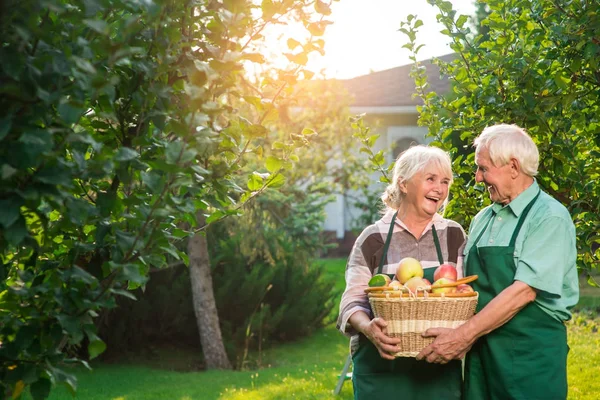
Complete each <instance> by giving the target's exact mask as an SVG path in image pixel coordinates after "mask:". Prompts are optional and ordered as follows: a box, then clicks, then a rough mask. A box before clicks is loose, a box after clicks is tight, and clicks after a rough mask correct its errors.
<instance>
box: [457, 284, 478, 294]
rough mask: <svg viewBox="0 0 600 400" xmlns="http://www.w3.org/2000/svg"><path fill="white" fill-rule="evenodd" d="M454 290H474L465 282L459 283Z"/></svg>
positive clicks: (465, 291) (458, 291) (461, 291)
mask: <svg viewBox="0 0 600 400" xmlns="http://www.w3.org/2000/svg"><path fill="white" fill-rule="evenodd" d="M456 292H457V293H470V292H474V290H473V288H472V287H471V285H467V284H466V283H461V284H460V285H458V286H457V287H456Z"/></svg>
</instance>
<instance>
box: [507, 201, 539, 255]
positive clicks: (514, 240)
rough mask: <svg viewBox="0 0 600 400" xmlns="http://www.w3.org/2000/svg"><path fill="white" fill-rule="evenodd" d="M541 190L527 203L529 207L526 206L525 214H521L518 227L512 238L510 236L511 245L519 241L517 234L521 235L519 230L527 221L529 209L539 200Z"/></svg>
mask: <svg viewBox="0 0 600 400" xmlns="http://www.w3.org/2000/svg"><path fill="white" fill-rule="evenodd" d="M541 192H542V191H541V190H540V191H538V193H537V194H536V195H535V197H534V198H533V200H531V201H530V202H529V204H527V207H525V210H523V214H521V218H519V222H518V223H517V227H516V228H515V231H514V232H513V235H512V238H510V246H511V247H514V245H515V243H517V236H519V231H520V230H521V226H523V222H525V218H526V217H527V214H529V210H531V207H532V206H533V203H535V201H536V200H537V198H538V197H539V195H540V193H541Z"/></svg>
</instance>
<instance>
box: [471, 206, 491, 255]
mask: <svg viewBox="0 0 600 400" xmlns="http://www.w3.org/2000/svg"><path fill="white" fill-rule="evenodd" d="M490 211H491V214H492V215H491V217H490V218H488V220H487V222H486V223H485V226H484V227H483V229H482V230H481V232H479V236H477V239H475V243H473V246H477V243H479V239H481V237H482V236H483V234H484V232H485V231H486V230H487V227H488V226H489V225H490V222H492V220H493V219H494V215H495V213H494V210H492V209H490Z"/></svg>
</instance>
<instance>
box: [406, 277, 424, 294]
mask: <svg viewBox="0 0 600 400" xmlns="http://www.w3.org/2000/svg"><path fill="white" fill-rule="evenodd" d="M404 287H405V288H407V289H408V290H410V291H411V292H412V293H417V292H423V291H425V288H426V287H427V282H425V280H424V279H423V278H421V277H420V276H413V277H412V278H410V279H409V280H408V281H406V283H405V284H404Z"/></svg>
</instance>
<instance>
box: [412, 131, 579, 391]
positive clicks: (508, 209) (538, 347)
mask: <svg viewBox="0 0 600 400" xmlns="http://www.w3.org/2000/svg"><path fill="white" fill-rule="evenodd" d="M475 146H476V152H475V163H476V164H477V172H476V174H475V179H476V180H477V182H482V183H484V184H485V186H486V187H487V189H488V191H489V194H490V198H491V200H492V202H493V204H492V205H490V206H488V207H486V208H484V209H483V210H482V211H481V212H479V213H478V214H477V215H476V216H475V218H474V219H473V222H472V223H471V227H470V230H469V240H468V243H467V245H466V247H465V256H466V259H465V271H466V272H465V275H478V276H479V279H478V280H477V281H475V282H474V283H473V287H474V289H475V290H476V291H478V292H479V304H478V306H477V313H476V315H475V316H474V317H473V318H471V319H470V320H469V321H467V322H466V323H465V324H464V325H462V326H460V327H459V328H457V329H430V330H429V331H427V332H425V334H424V335H427V336H435V337H436V339H435V341H434V342H433V343H432V344H431V345H430V346H428V347H427V348H425V349H424V350H423V351H422V352H421V353H420V354H419V355H418V356H417V359H425V360H427V361H428V362H432V363H442V364H443V363H447V362H448V361H450V360H452V359H457V358H462V357H464V356H465V354H466V361H465V371H464V398H465V399H468V400H486V399H499V400H500V399H501V400H506V399H527V400H533V399H544V400H547V399H565V398H566V397H567V373H566V363H567V353H568V350H569V348H568V346H567V333H566V328H565V325H564V321H567V320H569V319H570V318H571V313H570V312H569V310H570V309H571V308H572V307H573V306H574V305H575V304H577V301H578V299H579V287H578V279H577V278H578V277H577V268H576V259H577V250H576V246H575V227H574V225H573V222H572V220H571V216H570V215H569V212H568V211H567V209H566V208H565V207H564V206H563V205H561V204H560V203H559V202H558V201H556V200H554V199H553V198H552V197H550V196H549V195H548V194H546V193H545V192H543V191H542V190H540V187H539V186H538V183H537V182H536V180H535V179H534V176H535V175H536V174H537V169H538V163H539V153H538V149H537V147H536V145H535V143H534V142H533V141H532V140H531V137H530V136H529V135H528V134H527V133H526V132H525V131H524V130H523V129H521V128H519V127H518V126H516V125H505V124H502V125H495V126H492V127H488V128H486V129H485V130H484V131H483V132H482V133H481V135H480V136H479V137H478V138H477V139H475ZM469 350H470V351H469ZM467 351H469V353H468V354H467Z"/></svg>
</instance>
